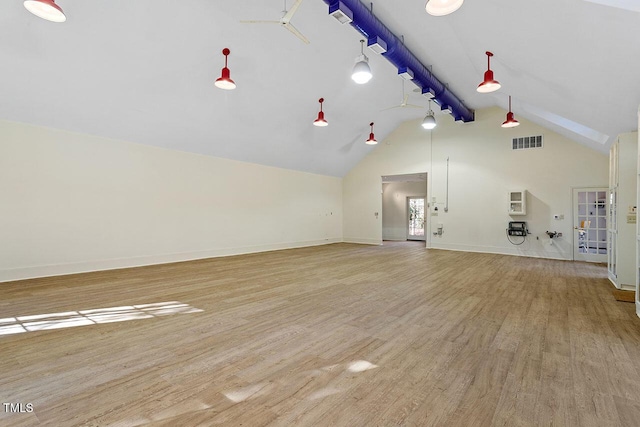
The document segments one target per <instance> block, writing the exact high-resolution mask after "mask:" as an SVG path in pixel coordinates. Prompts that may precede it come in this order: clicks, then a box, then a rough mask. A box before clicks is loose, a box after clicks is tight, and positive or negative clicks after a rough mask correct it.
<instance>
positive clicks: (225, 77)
mask: <svg viewBox="0 0 640 427" xmlns="http://www.w3.org/2000/svg"><path fill="white" fill-rule="evenodd" d="M230 53H231V51H230V50H229V48H226V47H225V48H224V49H222V54H223V55H224V68H223V69H222V76H220V77H219V78H218V80H216V82H215V83H214V84H215V85H216V87H219V88H220V89H224V90H232V89H235V88H236V83H235V82H234V81H233V80H231V72H230V71H229V68H227V59H228V57H229V54H230Z"/></svg>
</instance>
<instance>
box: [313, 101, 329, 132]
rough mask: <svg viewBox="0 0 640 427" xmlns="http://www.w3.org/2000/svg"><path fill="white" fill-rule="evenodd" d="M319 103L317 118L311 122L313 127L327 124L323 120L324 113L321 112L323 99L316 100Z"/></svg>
mask: <svg viewBox="0 0 640 427" xmlns="http://www.w3.org/2000/svg"><path fill="white" fill-rule="evenodd" d="M318 102H319V103H320V112H319V113H318V118H317V119H315V120H314V121H313V124H314V126H321V127H322V126H328V125H329V123H328V122H327V121H326V120H325V119H324V113H323V112H322V103H323V102H324V98H320V99H319V100H318Z"/></svg>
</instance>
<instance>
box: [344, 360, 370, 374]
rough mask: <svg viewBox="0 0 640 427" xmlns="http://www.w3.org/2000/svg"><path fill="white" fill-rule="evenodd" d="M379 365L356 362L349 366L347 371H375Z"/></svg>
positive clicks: (364, 361)
mask: <svg viewBox="0 0 640 427" xmlns="http://www.w3.org/2000/svg"><path fill="white" fill-rule="evenodd" d="M377 367H378V365H374V364H373V363H371V362H367V361H366V360H356V361H355V362H351V363H349V365H348V366H347V370H348V371H349V372H363V371H368V370H369V369H375V368H377Z"/></svg>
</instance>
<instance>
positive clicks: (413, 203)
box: [407, 197, 426, 240]
mask: <svg viewBox="0 0 640 427" xmlns="http://www.w3.org/2000/svg"><path fill="white" fill-rule="evenodd" d="M424 201H425V198H424V197H407V240H426V233H425V222H424V214H425V211H424V207H425V203H424Z"/></svg>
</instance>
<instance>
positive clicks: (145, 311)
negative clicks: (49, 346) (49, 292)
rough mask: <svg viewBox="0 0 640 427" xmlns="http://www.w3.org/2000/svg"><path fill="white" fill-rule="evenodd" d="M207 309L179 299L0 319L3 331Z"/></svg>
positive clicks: (93, 322) (34, 329) (76, 324)
mask: <svg viewBox="0 0 640 427" xmlns="http://www.w3.org/2000/svg"><path fill="white" fill-rule="evenodd" d="M202 311H203V310H200V309H199V308H194V307H192V306H190V305H189V304H184V303H181V302H179V301H168V302H158V303H152V304H140V305H127V306H120V307H108V308H95V309H91V310H80V311H65V312H61V313H47V314H33V315H28V316H17V317H8V318H4V319H0V335H13V334H20V333H24V332H34V331H47V330H51V329H62V328H72V327H76V326H88V325H96V324H99V323H113V322H125V321H129V320H140V319H150V318H153V317H159V316H170V315H173V314H189V313H199V312H202Z"/></svg>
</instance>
